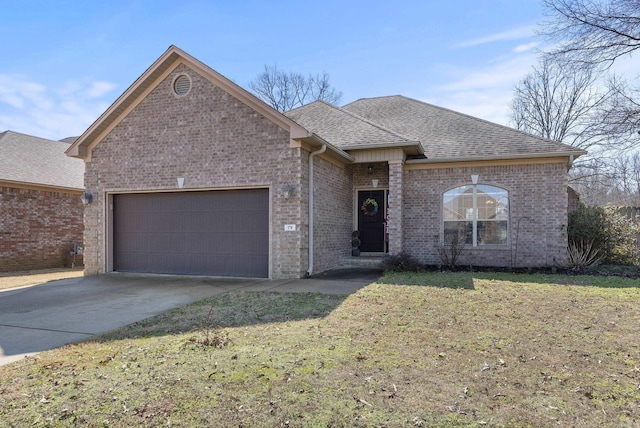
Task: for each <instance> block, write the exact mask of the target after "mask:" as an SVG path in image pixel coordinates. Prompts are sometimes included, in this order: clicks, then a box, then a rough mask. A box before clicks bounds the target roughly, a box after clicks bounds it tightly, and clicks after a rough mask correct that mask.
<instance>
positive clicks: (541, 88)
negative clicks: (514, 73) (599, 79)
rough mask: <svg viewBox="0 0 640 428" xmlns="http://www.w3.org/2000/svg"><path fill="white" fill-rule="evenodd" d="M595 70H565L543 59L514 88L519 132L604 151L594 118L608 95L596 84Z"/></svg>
mask: <svg viewBox="0 0 640 428" xmlns="http://www.w3.org/2000/svg"><path fill="white" fill-rule="evenodd" d="M595 79H596V78H595V77H594V73H593V69H592V68H589V67H580V68H573V67H563V66H561V65H560V64H558V63H557V62H555V61H553V60H552V59H551V58H548V57H542V59H541V61H540V63H539V65H538V66H536V67H534V68H533V71H532V72H531V73H529V74H528V75H527V76H526V77H525V78H524V79H523V80H521V81H520V82H519V83H518V84H517V85H516V87H515V89H514V96H513V99H512V101H511V121H512V123H513V124H514V126H515V127H516V128H517V129H520V130H522V131H525V132H528V133H531V134H534V135H538V136H540V137H543V138H547V139H550V140H554V141H561V142H564V143H566V144H570V145H572V146H574V147H578V148H581V149H584V150H589V151H592V152H593V151H598V152H600V151H601V147H600V145H601V144H602V143H603V142H605V139H603V138H602V136H601V135H599V132H598V131H599V129H598V126H597V124H598V121H597V120H594V115H595V114H599V109H600V108H601V106H602V105H603V104H604V103H605V101H606V100H607V94H606V93H602V92H599V91H598V90H597V89H596V85H594V82H595Z"/></svg>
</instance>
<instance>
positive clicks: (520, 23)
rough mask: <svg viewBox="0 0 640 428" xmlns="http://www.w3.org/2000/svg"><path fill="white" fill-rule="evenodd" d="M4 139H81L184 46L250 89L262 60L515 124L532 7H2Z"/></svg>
mask: <svg viewBox="0 0 640 428" xmlns="http://www.w3.org/2000/svg"><path fill="white" fill-rule="evenodd" d="M0 6H1V10H2V15H0V40H2V43H1V44H0V132H2V131H4V130H7V129H10V130H13V131H17V132H23V133H27V134H31V135H36V136H40V137H44V138H50V139H61V138H64V137H67V136H71V135H80V134H81V133H82V132H83V131H84V130H85V129H86V128H87V127H88V126H89V125H90V124H91V123H92V122H93V121H94V120H95V119H97V118H98V116H99V115H100V114H101V113H102V112H103V111H104V110H105V109H106V108H107V107H108V106H109V105H110V104H111V103H112V102H113V101H114V100H115V99H116V98H117V97H118V96H119V95H120V94H122V92H124V91H125V90H126V89H127V87H128V86H129V85H130V84H131V83H133V81H134V80H135V79H136V78H138V77H139V76H140V75H141V74H142V73H143V72H144V71H145V70H146V69H147V68H148V67H149V66H150V65H151V64H152V63H153V62H154V61H155V60H156V59H157V58H158V57H159V56H160V55H162V53H163V52H164V51H165V50H166V49H167V48H168V47H169V46H170V45H176V46H178V47H179V48H181V49H183V50H185V51H186V52H188V53H189V54H191V55H193V56H194V57H196V58H197V59H199V60H200V61H202V62H204V63H205V64H207V65H209V66H210V67H211V68H213V69H215V70H216V71H218V72H220V73H222V74H223V75H225V76H226V77H228V78H229V79H231V80H233V81H234V82H236V83H238V84H239V85H241V86H243V87H245V88H246V87H247V84H248V83H249V81H251V80H252V79H253V78H254V77H255V76H256V75H257V74H258V73H260V72H261V71H262V70H263V68H264V65H265V64H268V65H274V64H275V65H277V66H278V68H280V69H282V70H286V71H295V72H301V73H305V74H306V73H316V72H322V71H326V72H328V73H329V74H330V76H331V81H332V83H333V85H334V86H335V87H336V88H337V89H339V90H341V91H342V92H343V99H342V104H346V103H348V102H351V101H354V100H356V99H358V98H364V97H372V96H380V95H395V94H402V95H406V96H409V97H413V98H417V99H420V100H424V101H427V102H431V103H434V104H437V105H441V106H444V107H448V108H452V109H454V110H458V111H462V112H465V113H468V114H471V115H474V116H478V117H482V118H484V119H488V120H491V121H494V122H498V123H503V124H507V121H508V111H509V109H508V103H509V101H510V99H511V95H512V89H513V86H514V84H515V83H516V82H517V81H518V80H519V79H521V78H522V77H524V76H525V75H526V74H527V73H528V72H529V71H530V67H531V66H532V65H533V64H535V62H536V57H535V50H536V49H537V48H540V47H541V46H542V45H541V44H540V42H541V40H540V39H539V38H538V37H537V36H536V35H535V31H536V24H537V23H538V22H540V21H541V20H542V19H543V18H544V17H543V15H542V8H541V6H540V4H539V1H538V0H517V1H516V0H511V1H501V0H486V1H483V0H476V1H464V0H456V1H451V0H449V1H440V0H431V1H429V0H423V1H402V0H396V1H392V2H390V1H388V0H387V1H376V0H369V1H347V0H343V1H333V0H323V1H320V2H306V1H301V0H297V1H245V0H234V1H191V0H182V1H162V0H153V1H151V0H126V1H109V0H105V1H91V0H85V1H29V0H22V1H15V0H11V1H7V0H0Z"/></svg>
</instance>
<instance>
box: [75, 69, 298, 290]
mask: <svg viewBox="0 0 640 428" xmlns="http://www.w3.org/2000/svg"><path fill="white" fill-rule="evenodd" d="M180 73H187V74H188V75H189V76H190V77H191V80H192V88H191V91H190V92H189V93H188V94H187V95H185V96H183V97H177V96H175V95H174V93H173V91H172V87H171V86H172V82H173V79H174V78H175V77H176V76H177V75H178V74H180ZM306 156H308V152H306V151H304V150H302V149H299V148H291V147H290V141H289V132H288V131H286V130H284V129H282V128H280V127H278V126H277V125H275V124H274V123H273V122H271V121H269V120H268V119H266V118H265V117H263V116H262V115H260V114H259V113H257V112H256V111H254V110H253V109H251V108H249V107H248V106H247V105H245V104H244V103H242V102H241V101H239V100H237V99H236V98H234V97H233V96H231V95H229V94H228V93H227V92H225V91H223V90H222V89H220V88H218V87H217V86H215V85H214V84H212V83H211V82H210V81H209V80H207V79H205V78H204V77H202V76H200V75H199V74H197V73H196V72H194V71H192V70H189V69H188V68H187V67H186V66H185V65H180V66H178V68H177V69H176V70H174V71H173V72H172V73H171V74H170V75H169V76H168V77H167V78H165V79H164V80H163V81H162V82H160V84H159V85H158V86H157V87H156V88H154V89H153V90H152V91H151V92H150V93H149V94H148V95H147V96H146V98H145V99H144V100H142V101H141V103H140V104H139V105H137V106H136V107H135V108H134V109H133V110H132V111H131V112H130V113H129V114H128V115H127V116H126V117H125V118H123V120H122V121H121V122H120V123H119V124H118V125H117V126H116V127H115V128H114V129H113V130H112V131H111V132H110V133H109V134H108V135H107V136H106V137H105V138H104V139H103V140H102V141H101V142H100V144H98V145H97V146H96V147H95V148H94V149H93V153H92V160H91V162H90V163H88V164H87V167H86V173H85V187H86V188H87V190H88V191H91V192H93V193H95V194H96V197H95V198H94V203H93V204H92V205H90V206H89V207H87V210H86V212H85V224H86V231H85V246H86V249H85V259H86V260H85V264H86V269H85V272H86V273H87V274H95V273H101V272H104V271H105V266H106V258H105V257H106V254H105V246H106V245H105V236H104V231H105V230H107V229H108V228H107V227H105V221H107V219H105V217H104V212H105V210H104V203H105V201H106V198H105V192H113V193H118V192H130V191H138V190H141V191H147V190H149V191H153V190H176V188H177V184H176V178H177V177H184V188H185V190H189V189H192V190H193V189H214V188H215V189H223V188H242V187H268V188H269V189H270V200H271V202H270V203H271V248H270V254H271V276H272V277H273V278H297V277H300V276H302V275H304V272H305V271H306V269H307V266H305V265H304V263H303V261H304V260H303V259H302V258H303V257H304V258H305V259H306V255H303V252H304V251H303V244H302V237H303V234H302V233H303V232H302V230H303V228H302V227H301V226H303V224H302V223H301V218H304V212H306V209H304V208H303V207H304V205H305V204H304V202H303V201H302V200H301V198H304V197H305V193H304V191H302V193H301V188H302V189H303V187H304V186H302V187H301V185H302V182H301V177H302V175H303V163H304V161H303V159H305V158H306ZM289 185H291V186H294V188H295V192H294V197H293V198H291V199H290V200H285V199H284V195H283V191H282V189H283V188H284V187H285V186H289ZM285 224H296V225H297V228H296V231H295V232H291V231H284V225H285Z"/></svg>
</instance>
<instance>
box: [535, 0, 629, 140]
mask: <svg viewBox="0 0 640 428" xmlns="http://www.w3.org/2000/svg"><path fill="white" fill-rule="evenodd" d="M542 3H543V5H544V7H545V9H546V13H547V15H548V16H549V20H548V21H546V22H544V23H543V24H542V27H541V32H540V33H541V34H542V35H543V36H546V38H547V39H549V40H551V41H553V42H555V43H558V44H557V45H556V47H555V48H553V49H552V50H550V51H549V52H547V53H546V55H547V56H548V57H550V58H552V60H553V61H555V62H557V63H558V64H561V65H562V66H568V65H571V66H572V67H575V68H588V69H590V70H593V69H594V68H598V69H599V70H600V71H601V72H603V73H606V72H607V70H608V69H609V68H610V67H611V66H612V65H613V63H614V62H615V61H616V60H618V59H620V58H621V57H624V56H630V55H631V54H632V53H634V52H635V51H636V50H638V49H640V1H638V0H543V2H542ZM607 86H608V87H609V92H610V94H611V97H609V98H608V99H607V102H606V104H605V105H603V106H601V108H599V109H600V112H599V114H598V117H599V120H600V126H599V134H600V135H601V136H605V137H607V138H609V139H610V140H611V141H612V142H615V145H618V146H620V145H624V146H625V147H619V148H620V149H623V148H624V149H627V150H628V149H631V148H634V147H638V146H639V145H640V139H639V137H638V132H640V103H639V101H638V100H639V99H640V98H639V95H640V89H639V88H638V87H635V88H634V87H632V86H630V85H628V84H627V83H626V82H625V81H624V80H622V79H620V78H619V77H615V76H614V77H611V78H609V80H608V85H607Z"/></svg>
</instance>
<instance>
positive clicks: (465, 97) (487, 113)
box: [425, 52, 536, 125]
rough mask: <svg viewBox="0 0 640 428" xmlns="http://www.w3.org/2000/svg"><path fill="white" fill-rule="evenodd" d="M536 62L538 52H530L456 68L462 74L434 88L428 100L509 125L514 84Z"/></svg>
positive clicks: (457, 72) (457, 73)
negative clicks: (468, 67) (480, 64)
mask: <svg viewBox="0 0 640 428" xmlns="http://www.w3.org/2000/svg"><path fill="white" fill-rule="evenodd" d="M535 62H536V56H535V54H533V53H532V52H528V53H524V54H520V55H516V56H511V57H509V58H502V59H499V60H497V61H495V62H493V63H491V64H488V65H486V66H485V67H481V68H474V69H457V70H456V73H455V74H456V75H457V76H459V77H458V78H457V79H455V80H453V81H452V82H450V83H447V84H444V85H440V86H438V87H436V88H433V89H432V91H431V92H430V96H429V99H427V100H425V101H427V102H431V103H433V104H436V105H440V106H443V107H446V108H450V109H452V110H456V111H459V112H462V113H466V114H469V115H472V116H476V117H479V118H482V119H486V120H489V121H492V122H496V123H500V124H502V125H508V123H509V113H510V111H509V102H510V101H511V98H512V96H513V88H514V86H515V84H516V83H517V82H518V81H520V80H521V79H522V78H524V77H525V76H526V75H527V73H529V72H530V71H531V66H532V65H533V64H535Z"/></svg>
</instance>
